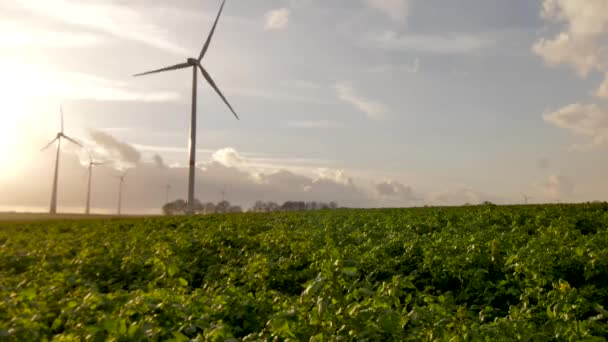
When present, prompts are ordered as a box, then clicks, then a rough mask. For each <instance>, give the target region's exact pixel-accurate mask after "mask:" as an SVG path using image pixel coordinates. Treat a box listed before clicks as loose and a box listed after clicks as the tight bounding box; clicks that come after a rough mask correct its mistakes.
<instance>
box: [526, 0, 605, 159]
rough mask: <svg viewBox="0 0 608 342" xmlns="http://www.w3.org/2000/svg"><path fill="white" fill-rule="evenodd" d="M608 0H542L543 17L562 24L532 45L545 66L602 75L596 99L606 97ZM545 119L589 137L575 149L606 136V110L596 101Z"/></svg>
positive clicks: (548, 115)
mask: <svg viewBox="0 0 608 342" xmlns="http://www.w3.org/2000/svg"><path fill="white" fill-rule="evenodd" d="M606 13H608V2H607V1H605V0H587V1H579V0H544V2H543V10H542V16H543V18H545V19H547V20H549V21H551V22H554V23H558V24H563V26H564V27H563V28H562V31H561V32H559V33H558V34H557V35H556V36H555V37H553V38H550V39H547V38H541V39H540V40H539V41H538V42H536V43H535V44H534V46H533V47H532V49H533V51H534V52H535V53H536V54H538V55H539V56H541V57H542V58H543V59H544V60H545V62H546V63H547V64H549V65H552V66H555V65H566V66H569V67H571V68H573V69H574V70H575V71H576V72H577V73H578V74H579V75H580V76H582V77H585V76H587V75H588V74H589V73H591V72H602V73H604V74H605V75H606V78H605V79H604V81H603V83H602V84H601V85H600V86H599V88H598V89H597V90H596V91H595V95H596V96H597V97H599V98H608V48H607V47H606V41H608V15H606ZM543 118H544V120H545V121H546V122H548V123H550V124H552V125H555V126H557V127H560V128H564V129H567V130H570V131H572V132H573V133H575V134H578V135H582V136H586V137H587V138H589V139H590V141H588V142H587V143H585V144H578V145H575V146H574V147H575V148H577V149H590V148H593V147H597V146H600V145H603V144H605V143H606V141H607V139H608V110H607V109H605V108H601V107H600V106H598V105H596V104H590V105H582V104H579V103H576V104H571V105H569V106H566V107H563V108H561V109H559V110H557V111H555V112H553V113H548V114H545V115H543Z"/></svg>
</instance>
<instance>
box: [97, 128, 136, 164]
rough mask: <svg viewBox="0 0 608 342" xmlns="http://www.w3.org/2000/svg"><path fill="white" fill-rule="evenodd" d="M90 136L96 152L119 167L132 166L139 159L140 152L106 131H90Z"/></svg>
mask: <svg viewBox="0 0 608 342" xmlns="http://www.w3.org/2000/svg"><path fill="white" fill-rule="evenodd" d="M91 138H92V139H93V142H94V143H95V144H96V147H97V149H96V150H97V151H98V153H100V154H101V155H102V156H103V157H105V158H106V159H108V160H112V161H113V162H114V163H115V164H116V165H117V166H119V167H126V166H132V165H135V164H137V163H139V162H140V160H141V153H140V152H139V151H138V150H137V149H135V148H134V147H133V146H131V145H129V144H128V143H125V142H122V141H119V140H118V139H116V138H115V137H114V136H112V135H110V134H108V133H105V132H101V131H95V130H94V131H91Z"/></svg>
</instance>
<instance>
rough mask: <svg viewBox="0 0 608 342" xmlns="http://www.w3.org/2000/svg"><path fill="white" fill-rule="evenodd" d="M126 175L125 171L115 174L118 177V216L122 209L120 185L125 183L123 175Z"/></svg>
mask: <svg viewBox="0 0 608 342" xmlns="http://www.w3.org/2000/svg"><path fill="white" fill-rule="evenodd" d="M126 176H127V171H125V172H124V173H123V174H122V175H120V176H116V178H118V216H120V215H121V210H122V187H123V185H124V183H125V177H126Z"/></svg>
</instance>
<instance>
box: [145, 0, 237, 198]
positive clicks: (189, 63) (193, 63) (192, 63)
mask: <svg viewBox="0 0 608 342" xmlns="http://www.w3.org/2000/svg"><path fill="white" fill-rule="evenodd" d="M225 4H226V0H224V1H223V2H222V6H221V7H220V10H219V12H218V14H217V17H216V18H215V22H214V23H213V27H212V28H211V32H210V33H209V36H208V37H207V41H206V42H205V45H203V49H202V50H201V53H200V54H199V56H198V58H188V59H187V60H186V62H185V63H180V64H176V65H173V66H169V67H165V68H162V69H158V70H153V71H148V72H144V73H141V74H136V75H134V76H143V75H148V74H154V73H159V72H164V71H171V70H178V69H184V68H190V67H191V68H192V116H191V119H190V144H189V150H190V161H189V177H188V206H190V205H191V204H192V203H194V171H195V163H196V95H197V85H198V83H197V76H198V70H197V69H199V70H200V71H201V74H202V75H203V77H204V78H205V80H206V81H207V83H209V85H210V86H211V88H213V89H214V90H215V92H216V93H217V94H218V95H219V96H220V97H221V98H222V101H224V103H225V104H226V105H227V106H228V108H229V109H230V111H231V112H232V114H234V116H235V117H236V118H237V120H238V119H239V117H238V115H237V114H236V112H235V111H234V109H233V108H232V106H231V105H230V103H228V100H226V97H225V96H224V94H222V92H221V91H220V89H219V88H218V87H217V85H216V84H215V82H214V81H213V79H212V78H211V76H210V75H209V73H208V72H207V70H206V69H205V68H204V67H203V66H202V64H201V61H202V60H203V57H205V54H206V53H207V49H208V48H209V44H210V43H211V39H212V38H213V33H214V32H215V28H216V27H217V22H218V20H219V19H220V15H221V14H222V10H223V9H224V5H225Z"/></svg>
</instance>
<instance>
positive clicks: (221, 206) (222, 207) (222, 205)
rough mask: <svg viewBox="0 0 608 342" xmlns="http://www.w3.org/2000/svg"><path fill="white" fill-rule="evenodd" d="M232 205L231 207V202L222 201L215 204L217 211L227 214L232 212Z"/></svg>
mask: <svg viewBox="0 0 608 342" xmlns="http://www.w3.org/2000/svg"><path fill="white" fill-rule="evenodd" d="M230 207H231V205H230V202H228V201H221V202H219V203H218V204H217V205H216V206H215V212H216V213H218V214H225V213H228V212H230Z"/></svg>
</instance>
